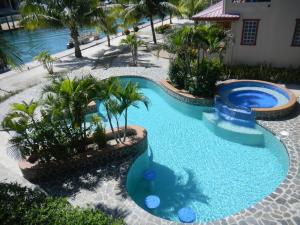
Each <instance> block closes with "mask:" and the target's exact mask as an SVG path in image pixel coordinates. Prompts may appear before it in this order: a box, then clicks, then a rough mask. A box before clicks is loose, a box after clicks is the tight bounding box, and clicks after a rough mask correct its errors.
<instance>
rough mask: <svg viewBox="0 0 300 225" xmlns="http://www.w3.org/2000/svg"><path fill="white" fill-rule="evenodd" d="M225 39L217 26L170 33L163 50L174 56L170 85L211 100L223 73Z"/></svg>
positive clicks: (177, 30)
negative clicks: (209, 97) (210, 97)
mask: <svg viewBox="0 0 300 225" xmlns="http://www.w3.org/2000/svg"><path fill="white" fill-rule="evenodd" d="M225 37H226V36H225V33H224V31H223V30H221V29H220V28H218V27H217V26H214V25H202V26H200V25H199V26H194V27H188V26H184V27H182V28H180V29H176V30H175V31H174V32H173V33H171V34H170V35H169V36H168V40H167V42H166V44H165V45H164V46H163V47H164V48H165V49H166V50H167V51H169V52H171V53H173V55H174V58H173V59H172V60H171V63H170V67H169V78H170V80H171V82H173V83H174V84H175V85H176V86H178V87H179V88H184V89H186V90H188V91H189V92H191V93H193V94H195V95H202V96H212V94H213V91H214V89H215V83H216V79H218V77H219V76H220V73H221V68H222V65H221V64H220V62H221V58H222V57H221V54H222V52H223V51H224V50H225V48H226V41H225ZM215 54H217V56H218V57H215ZM217 61H218V62H217Z"/></svg>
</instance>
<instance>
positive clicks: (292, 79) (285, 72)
mask: <svg viewBox="0 0 300 225" xmlns="http://www.w3.org/2000/svg"><path fill="white" fill-rule="evenodd" d="M221 79H222V80H227V79H255V80H264V81H270V82H275V83H298V84H300V68H297V69H293V68H272V67H268V66H264V65H258V66H249V65H236V66H224V68H223V71H222V76H221Z"/></svg>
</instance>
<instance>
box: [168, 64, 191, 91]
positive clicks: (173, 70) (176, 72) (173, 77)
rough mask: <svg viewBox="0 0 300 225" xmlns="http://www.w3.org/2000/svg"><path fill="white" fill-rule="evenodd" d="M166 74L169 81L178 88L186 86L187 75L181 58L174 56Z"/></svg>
mask: <svg viewBox="0 0 300 225" xmlns="http://www.w3.org/2000/svg"><path fill="white" fill-rule="evenodd" d="M168 76H169V79H170V81H171V82H172V83H173V84H174V85H175V86H176V87H177V88H179V89H184V88H186V87H187V85H186V83H187V76H188V74H187V73H186V70H185V66H184V62H183V60H181V59H180V58H175V59H173V60H171V62H170V65H169V71H168Z"/></svg>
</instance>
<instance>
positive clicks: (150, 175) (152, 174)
mask: <svg viewBox="0 0 300 225" xmlns="http://www.w3.org/2000/svg"><path fill="white" fill-rule="evenodd" d="M143 177H144V179H145V180H147V181H151V180H154V179H155V177H156V172H155V171H154V170H151V169H148V170H145V172H144V173H143Z"/></svg>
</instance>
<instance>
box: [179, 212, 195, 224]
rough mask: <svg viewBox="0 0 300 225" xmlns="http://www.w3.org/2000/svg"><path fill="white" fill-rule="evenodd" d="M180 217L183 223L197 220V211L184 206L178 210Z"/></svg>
mask: <svg viewBox="0 0 300 225" xmlns="http://www.w3.org/2000/svg"><path fill="white" fill-rule="evenodd" d="M178 217H179V220H180V221H181V222H183V223H193V222H194V221H195V220H196V213H195V212H194V210H192V209H191V208H182V209H180V210H179V211H178Z"/></svg>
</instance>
